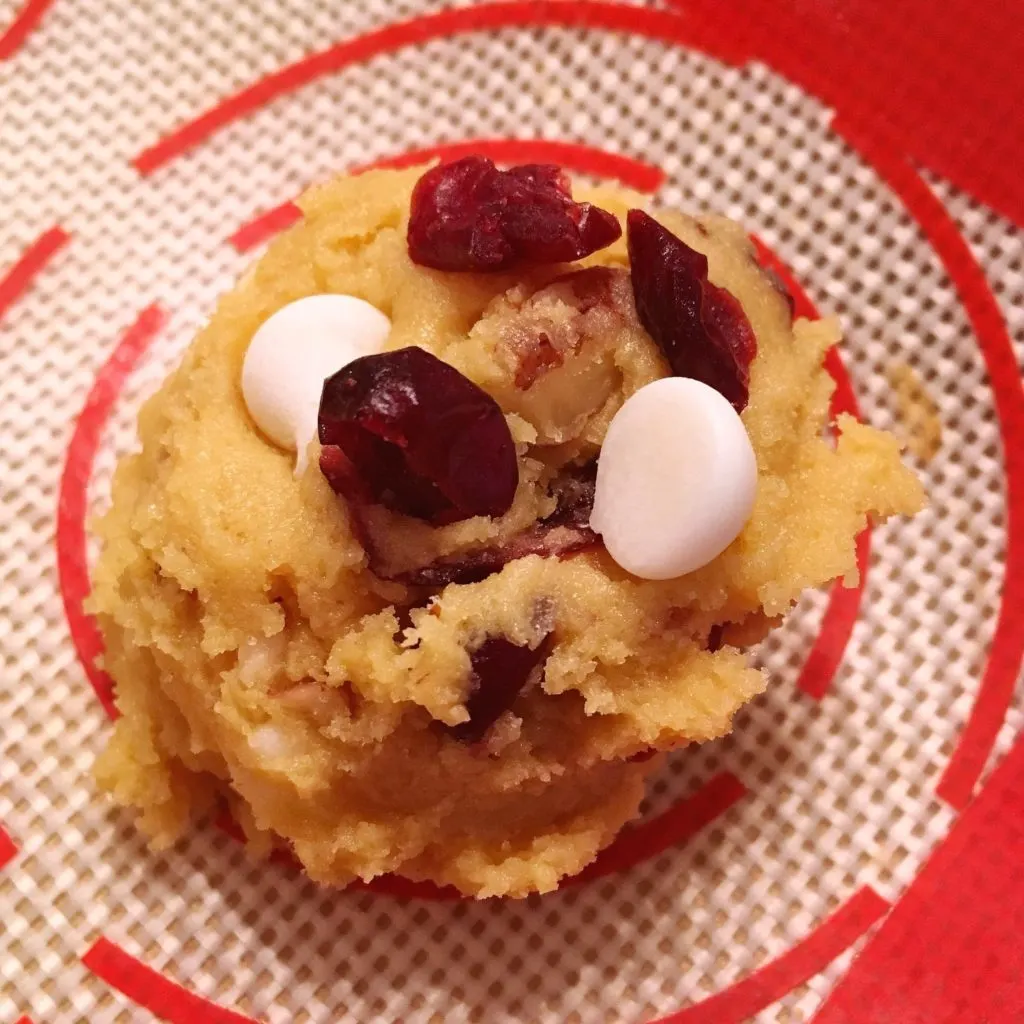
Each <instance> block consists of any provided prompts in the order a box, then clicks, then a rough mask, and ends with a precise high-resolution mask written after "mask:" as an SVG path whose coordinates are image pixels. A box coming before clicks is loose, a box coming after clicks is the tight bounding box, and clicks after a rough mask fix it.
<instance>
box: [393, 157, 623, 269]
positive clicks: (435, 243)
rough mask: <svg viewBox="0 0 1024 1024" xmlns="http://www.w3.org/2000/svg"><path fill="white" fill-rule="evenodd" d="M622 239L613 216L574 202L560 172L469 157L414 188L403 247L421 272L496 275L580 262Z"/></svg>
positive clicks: (438, 169) (438, 170)
mask: <svg viewBox="0 0 1024 1024" xmlns="http://www.w3.org/2000/svg"><path fill="white" fill-rule="evenodd" d="M621 234H622V228H621V226H620V225H619V222H618V220H617V219H616V218H615V217H614V216H613V215H612V214H610V213H608V212H607V211H606V210H602V209H600V208H598V207H596V206H591V204H590V203H577V202H574V201H573V198H572V192H571V190H570V187H569V180H568V178H567V177H566V176H565V174H564V173H563V172H562V170H561V169H560V168H559V167H556V166H555V165H553V164H523V165H522V166H519V167H512V168H510V169H509V170H507V171H501V170H498V168H497V167H495V166H494V163H493V162H492V161H491V160H488V159H487V157H483V156H467V157H463V158H462V159H461V160H456V161H454V162H452V163H447V164H440V165H439V166H437V167H432V168H431V169H430V170H429V171H427V172H426V174H424V175H423V177H422V178H420V180H419V181H418V182H417V183H416V187H415V189H413V193H412V201H411V204H410V214H409V230H408V235H407V241H408V247H409V256H410V258H411V259H412V261H413V262H414V263H419V264H421V265H422V266H425V267H433V268H434V269H436V270H472V271H499V270H511V269H513V268H515V267H520V266H524V265H528V264H540V263H565V262H569V261H571V260H578V259H581V258H582V257H583V256H588V255H589V254H590V253H592V252H596V251H597V250H598V249H603V248H604V247H605V246H606V245H610V244H611V243H612V242H614V241H615V239H617V238H618V237H619V236H620V235H621Z"/></svg>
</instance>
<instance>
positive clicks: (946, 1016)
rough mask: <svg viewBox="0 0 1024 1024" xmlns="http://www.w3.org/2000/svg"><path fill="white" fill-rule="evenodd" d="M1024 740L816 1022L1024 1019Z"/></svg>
mask: <svg viewBox="0 0 1024 1024" xmlns="http://www.w3.org/2000/svg"><path fill="white" fill-rule="evenodd" d="M1022 864H1024V738H1022V739H1019V740H1018V741H1017V743H1016V745H1015V746H1014V748H1013V750H1012V751H1011V752H1010V754H1009V756H1008V757H1007V758H1006V759H1005V761H1003V763H1002V764H1001V765H1000V766H999V767H998V768H997V769H996V770H995V772H993V774H992V777H991V779H990V780H989V782H988V783H987V784H986V785H985V788H984V789H983V790H982V791H981V794H980V795H979V796H978V798H977V799H976V800H975V801H974V802H973V803H972V804H971V805H970V807H968V808H967V810H966V811H965V812H964V813H963V815H962V816H961V817H960V820H959V821H957V823H956V824H955V825H954V826H953V828H952V830H951V831H950V833H949V835H948V836H947V837H946V838H945V839H944V840H943V842H942V843H941V844H940V846H939V847H938V849H937V850H936V851H935V852H934V853H933V854H932V856H931V858H930V859H929V861H928V863H927V864H926V865H925V866H924V869H923V870H922V871H921V872H920V874H919V875H918V876H917V878H915V879H914V881H913V882H911V883H910V887H909V888H908V889H907V891H906V892H905V893H904V894H903V896H902V897H901V898H900V900H899V902H898V903H897V904H896V907H895V908H894V910H893V912H892V913H891V914H890V915H889V917H888V918H887V919H886V921H885V924H883V925H882V928H881V930H880V931H879V932H878V934H877V935H876V936H875V937H874V938H873V939H872V940H871V941H870V942H869V943H868V945H867V947H866V948H865V949H864V951H863V952H862V953H861V955H860V956H859V957H858V958H857V959H856V960H855V961H854V963H853V966H852V967H851V968H850V970H849V971H848V972H847V974H846V975H845V977H844V978H843V979H842V980H841V981H840V982H839V984H838V985H837V986H836V988H835V989H834V991H833V992H832V994H831V995H830V996H829V998H828V999H827V1000H826V1002H825V1005H824V1006H823V1007H822V1009H821V1010H820V1012H819V1013H818V1015H817V1016H816V1017H815V1018H814V1022H815V1024H890V1022H891V1021H898V1022H899V1024H973V1022H991V1024H1003V1022H1005V1024H1011V1022H1014V1021H1024V981H1022V979H1024V943H1022V942H1021V936H1022V935H1024V873H1022V872H1021V865H1022Z"/></svg>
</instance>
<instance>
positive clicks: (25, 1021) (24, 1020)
mask: <svg viewBox="0 0 1024 1024" xmlns="http://www.w3.org/2000/svg"><path fill="white" fill-rule="evenodd" d="M14 1024H32V1018H31V1017H19V1018H18V1019H17V1020H16V1021H15V1022H14Z"/></svg>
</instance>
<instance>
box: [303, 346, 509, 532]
mask: <svg viewBox="0 0 1024 1024" xmlns="http://www.w3.org/2000/svg"><path fill="white" fill-rule="evenodd" d="M318 429H319V436H320V443H321V444H322V445H323V446H324V447H323V452H322V454H321V456H320V469H321V471H322V472H323V474H324V476H325V477H326V478H327V482H328V483H329V484H330V485H331V487H332V488H333V489H334V490H335V492H337V493H338V494H341V495H343V496H344V497H346V498H348V499H349V500H350V501H353V502H356V503H360V502H363V503H365V502H368V501H372V502H377V503H379V504H381V505H385V506H386V507H387V508H390V509H391V510H393V511H395V512H402V513H404V514H405V515H409V516H414V517H415V518H417V519H424V520H426V521H428V522H431V523H437V524H440V523H451V522H455V521H457V520H460V519H469V518H470V517H471V516H500V515H502V514H503V513H505V512H507V511H508V509H509V506H510V505H511V504H512V499H513V498H514V496H515V493H516V487H517V486H518V483H519V466H518V463H517V461H516V449H515V444H514V442H513V440H512V435H511V433H510V432H509V429H508V424H507V423H506V422H505V417H504V415H503V414H502V411H501V408H500V407H499V406H498V403H497V402H495V401H494V399H493V398H491V396H490V395H488V394H487V392H486V391H483V390H482V389H481V388H479V387H477V385H476V384H474V383H473V382H472V381H471V380H469V379H468V378H466V377H464V376H463V375H462V374H461V373H459V371H458V370H456V369H455V367H453V366H449V365H448V364H447V363H445V362H442V361H441V360H440V359H438V358H437V357H436V356H434V355H431V354H430V353H429V352H427V351H426V350H424V349H421V348H403V349H398V350H396V351H393V352H382V353H380V354H377V355H370V356H363V357H361V358H359V359H356V360H354V361H353V362H351V363H349V364H348V366H346V367H344V369H342V370H339V371H338V372H337V373H336V374H334V375H333V376H332V377H328V379H327V380H326V381H324V389H323V393H322V396H321V399H320V414H319V421H318Z"/></svg>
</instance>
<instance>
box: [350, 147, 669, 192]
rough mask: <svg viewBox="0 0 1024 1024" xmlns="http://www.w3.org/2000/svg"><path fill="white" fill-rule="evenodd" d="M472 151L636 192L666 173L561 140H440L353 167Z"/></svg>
mask: <svg viewBox="0 0 1024 1024" xmlns="http://www.w3.org/2000/svg"><path fill="white" fill-rule="evenodd" d="M474 153H482V154H483V155H484V156H489V157H490V158H491V159H492V160H493V161H494V162H495V163H498V164H518V163H523V164H527V163H540V164H545V163H546V164H560V165H561V166H562V167H566V168H568V169H569V170H570V171H578V172H579V173H580V174H590V175H593V176H594V177H595V178H608V179H611V180H613V181H618V182H621V183H622V184H623V185H626V186H628V187H629V188H634V189H636V190H637V191H638V192H656V191H657V190H658V189H659V188H661V186H662V185H663V184H664V182H665V172H664V171H663V170H662V169H661V168H660V167H657V166H655V165H654V164H648V163H644V162H643V161H642V160H637V159H636V158H635V157H631V156H623V155H622V154H621V153H612V152H610V151H609V150H607V149H601V148H600V147H598V146H588V145H586V144H585V143H582V142H567V141H565V140H562V139H497V138H490V139H465V140H463V141H460V142H440V143H437V144H435V145H433V146H424V147H423V148H422V149H410V150H407V151H405V152H403V153H399V154H397V155H396V156H389V157H383V158H382V159H380V160H374V161H373V162H372V163H369V164H365V165H364V166H362V167H358V168H356V172H358V171H368V170H371V169H374V168H378V167H395V168H401V167H415V166H416V164H422V163H426V161H428V160H442V161H447V160H458V159H460V158H461V157H464V156H471V155H472V154H474Z"/></svg>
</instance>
